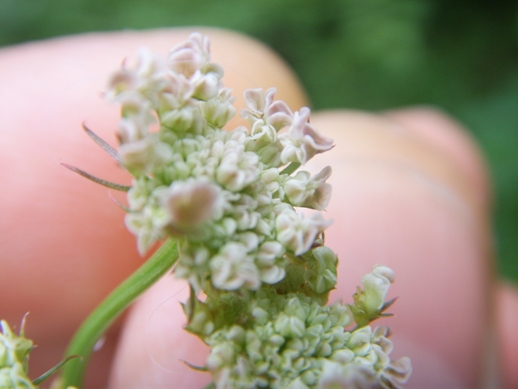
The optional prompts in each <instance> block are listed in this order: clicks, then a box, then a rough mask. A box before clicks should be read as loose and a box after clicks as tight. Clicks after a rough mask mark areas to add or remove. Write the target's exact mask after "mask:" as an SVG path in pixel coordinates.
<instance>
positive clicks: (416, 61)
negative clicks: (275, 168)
mask: <svg viewBox="0 0 518 389" xmlns="http://www.w3.org/2000/svg"><path fill="white" fill-rule="evenodd" d="M186 25H207V26H220V27H225V28H230V29H234V30H238V31H243V32H245V33H246V34H249V35H251V36H254V37H256V38H258V39H260V40H261V41H263V42H265V43H267V44H268V45H270V46H271V47H272V48H274V49H275V50H276V51H277V52H279V53H280V55H281V56H283V57H284V58H285V59H286V60H287V61H288V62H289V63H290V64H291V66H292V67H293V68H294V69H295V71H296V72H297V73H298V75H299V77H300V78H301V80H302V83H303V84H304V86H305V87H306V89H307V90H308V92H309V95H310V96H311V99H312V102H313V106H314V108H315V109H321V108H334V107H349V108H360V109H367V110H384V109H388V108H394V107H398V106H403V105H413V104H433V105H437V106H439V107H441V108H443V109H444V110H445V111H447V112H448V113H450V114H451V115H453V116H454V117H456V118H457V119H458V120H460V121H461V122H462V123H464V124H465V125H466V126H467V127H468V128H469V129H470V130H471V131H472V132H473V135H474V137H475V138H476V139H477V140H478V141H479V143H480V144H481V146H482V149H483V150H484V152H485V154H486V156H487V158H488V160H489V163H490V167H491V169H492V175H493V179H494V183H495V185H496V210H495V223H496V233H495V239H496V244H497V249H498V257H499V266H500V272H501V274H502V275H503V276H504V277H505V278H507V279H510V280H514V281H517V282H518V158H516V154H518V1H515V0H493V1H491V2H490V1H486V0H457V1H451V0H219V1H216V0H212V1H210V0H208V1H207V0H203V1H202V0H167V1H166V0H0V45H1V46H4V45H11V44H15V43H19V42H24V41H27V40H35V39H42V38H48V37H52V36H57V35H64V34H72V33H81V32H86V31H101V30H118V29H127V28H130V29H144V28H153V27H167V26H186ZM337 86H340V88H337Z"/></svg>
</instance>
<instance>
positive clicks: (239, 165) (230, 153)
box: [216, 140, 259, 192]
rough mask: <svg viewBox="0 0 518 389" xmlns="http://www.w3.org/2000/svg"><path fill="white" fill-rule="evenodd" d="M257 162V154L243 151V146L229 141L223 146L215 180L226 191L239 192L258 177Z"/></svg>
mask: <svg viewBox="0 0 518 389" xmlns="http://www.w3.org/2000/svg"><path fill="white" fill-rule="evenodd" d="M258 162H259V157H258V156H257V154H255V153H253V152H250V151H245V147H244V145H241V144H239V143H238V142H235V141H232V140H230V141H228V142H227V143H226V144H225V151H224V156H223V158H222V159H221V162H220V165H219V167H218V169H217V173H216V178H217V180H218V182H219V183H220V184H221V185H223V186H224V187H226V188H227V189H228V190H230V191H233V192H237V191H240V190H242V189H243V188H244V187H245V186H247V185H249V184H251V183H252V182H254V181H255V180H257V178H258V177H259V170H258V167H257V163H258Z"/></svg>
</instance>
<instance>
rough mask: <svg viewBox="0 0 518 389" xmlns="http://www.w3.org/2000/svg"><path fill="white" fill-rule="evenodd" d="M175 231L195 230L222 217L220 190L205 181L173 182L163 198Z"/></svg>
mask: <svg viewBox="0 0 518 389" xmlns="http://www.w3.org/2000/svg"><path fill="white" fill-rule="evenodd" d="M163 203H164V207H165V209H166V210H167V212H168V214H169V216H170V222H169V224H170V225H171V227H172V228H173V229H174V230H175V231H179V232H189V231H193V230H196V229H197V228H198V227H200V226H201V225H203V224H204V223H206V222H208V221H209V220H212V219H218V218H220V217H221V216H222V209H223V205H224V204H223V198H222V195H221V189H220V188H219V187H218V186H217V185H215V184H213V183H211V182H209V181H207V180H201V179H199V180H188V181H175V182H173V183H172V185H171V186H170V187H169V189H168V191H167V193H165V195H164V197H163Z"/></svg>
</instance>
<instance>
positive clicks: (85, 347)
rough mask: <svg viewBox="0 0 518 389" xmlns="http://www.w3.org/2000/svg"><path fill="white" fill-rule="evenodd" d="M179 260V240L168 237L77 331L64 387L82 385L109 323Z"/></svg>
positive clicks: (65, 372)
mask: <svg viewBox="0 0 518 389" xmlns="http://www.w3.org/2000/svg"><path fill="white" fill-rule="evenodd" d="M177 259H178V249H177V246H176V242H175V241H173V240H171V239H169V240H167V241H166V242H165V243H164V244H163V245H162V247H160V248H159V249H158V250H157V251H156V253H155V254H153V256H152V257H151V258H149V259H148V260H147V261H146V262H145V263H144V264H143V265H142V266H141V267H140V268H138V269H137V270H136V271H135V273H133V274H132V275H131V276H130V277H129V278H127V279H126V280H125V281H124V282H123V283H122V284H121V285H119V286H118V287H117V289H115V290H114V291H113V292H112V293H111V294H110V295H109V296H108V297H106V299H105V300H104V301H103V302H102V303H101V304H100V305H99V306H98V307H97V308H96V309H95V310H94V311H93V312H92V313H91V314H90V316H89V317H88V318H87V319H86V320H85V321H84V322H83V324H82V325H81V327H80V328H79V330H77V332H76V333H75V335H74V337H73V338H72V341H71V342H70V344H69V346H68V350H67V351H66V354H65V357H68V356H70V355H74V354H75V355H80V356H81V357H82V358H83V362H81V361H80V360H77V359H75V360H72V361H70V362H68V363H67V364H66V365H65V366H64V368H63V372H62V375H61V384H62V385H61V387H62V388H66V387H68V386H75V387H77V388H80V387H81V386H82V382H83V376H84V373H85V370H86V365H87V364H88V360H89V359H90V355H91V354H92V350H93V348H94V346H95V344H96V343H97V342H98V340H99V339H100V338H101V336H102V335H103V334H104V333H105V332H106V330H107V329H108V327H109V326H110V324H111V323H112V322H113V321H114V320H115V319H116V318H117V317H118V316H119V315H120V314H121V313H122V312H123V311H124V310H125V309H126V308H127V307H128V306H129V305H130V304H131V303H132V302H133V301H134V300H135V299H136V298H137V297H138V296H140V295H141V294H142V293H143V292H144V291H145V290H146V289H148V288H149V287H150V286H151V285H153V284H154V283H155V282H156V281H157V280H158V279H159V278H160V277H161V276H162V275H164V274H165V273H166V272H167V271H168V270H170V269H171V267H172V266H173V265H174V263H175V262H176V260H177Z"/></svg>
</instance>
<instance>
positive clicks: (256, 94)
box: [241, 88, 293, 142]
mask: <svg viewBox="0 0 518 389" xmlns="http://www.w3.org/2000/svg"><path fill="white" fill-rule="evenodd" d="M275 92H276V89H275V88H270V89H268V90H267V91H266V93H263V90H262V89H261V88H257V89H248V90H247V91H245V102H246V104H247V105H248V108H245V109H243V110H242V111H241V116H242V117H243V118H245V119H248V120H249V121H250V124H251V125H252V130H251V137H252V139H256V140H263V141H266V142H274V141H275V140H276V139H277V135H276V134H277V132H279V130H280V129H281V128H283V127H285V126H289V125H290V124H291V121H292V117H293V113H292V112H291V110H290V108H289V107H288V105H287V104H286V103H285V102H284V101H280V100H276V101H273V98H274V95H275Z"/></svg>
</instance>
